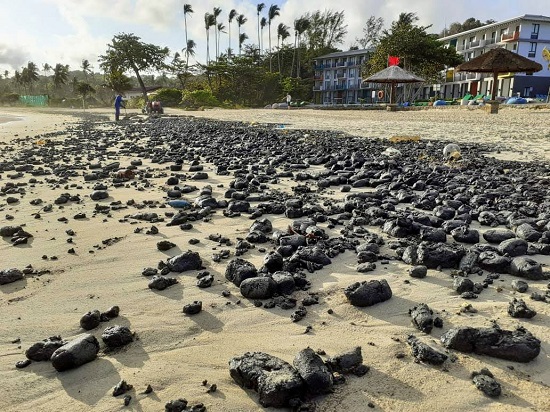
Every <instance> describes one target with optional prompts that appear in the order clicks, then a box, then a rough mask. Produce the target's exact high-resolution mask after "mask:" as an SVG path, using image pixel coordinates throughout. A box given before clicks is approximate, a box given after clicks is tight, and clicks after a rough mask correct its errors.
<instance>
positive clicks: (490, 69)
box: [456, 48, 542, 73]
mask: <svg viewBox="0 0 550 412" xmlns="http://www.w3.org/2000/svg"><path fill="white" fill-rule="evenodd" d="M456 70H457V71H459V72H475V73H495V72H514V73H523V72H527V73H533V72H538V71H541V70H542V65H541V64H539V63H537V62H534V61H533V60H530V59H528V58H527V57H523V56H521V55H519V54H517V53H514V52H512V51H510V50H506V49H504V48H496V49H491V50H489V51H488V52H487V53H484V54H482V55H481V56H478V57H476V58H475V59H472V60H469V61H467V62H465V63H462V64H459V65H458V66H457V67H456Z"/></svg>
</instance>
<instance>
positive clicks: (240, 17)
mask: <svg viewBox="0 0 550 412" xmlns="http://www.w3.org/2000/svg"><path fill="white" fill-rule="evenodd" d="M247 21H248V19H247V18H246V17H244V14H239V15H238V16H237V26H239V56H240V55H241V44H242V41H241V26H242V25H243V24H245V23H246V22H247ZM246 38H248V36H247V37H246ZM245 40H246V39H245ZM243 41H244V40H243Z"/></svg>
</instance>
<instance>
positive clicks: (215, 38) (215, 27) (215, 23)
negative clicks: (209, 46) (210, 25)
mask: <svg viewBox="0 0 550 412" xmlns="http://www.w3.org/2000/svg"><path fill="white" fill-rule="evenodd" d="M221 13H222V9H220V8H219V7H214V10H213V13H212V15H213V16H214V40H215V41H214V45H215V46H216V61H217V60H218V56H219V54H220V53H219V50H218V42H217V39H218V32H217V29H218V16H219V15H220V14H221Z"/></svg>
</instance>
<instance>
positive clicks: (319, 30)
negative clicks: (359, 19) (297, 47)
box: [303, 10, 348, 51]
mask: <svg viewBox="0 0 550 412" xmlns="http://www.w3.org/2000/svg"><path fill="white" fill-rule="evenodd" d="M303 17H304V18H306V19H307V20H308V21H309V26H308V27H307V29H306V32H305V37H306V38H307V42H308V44H309V49H310V50H323V51H324V50H328V49H334V48H335V46H336V45H339V44H342V43H343V42H344V38H345V37H346V34H347V33H348V29H347V27H348V26H347V24H345V17H344V12H343V11H339V12H337V11H332V10H325V11H324V12H320V11H319V10H317V11H315V12H313V13H312V14H311V15H310V14H309V13H308V14H306V15H305V16H303Z"/></svg>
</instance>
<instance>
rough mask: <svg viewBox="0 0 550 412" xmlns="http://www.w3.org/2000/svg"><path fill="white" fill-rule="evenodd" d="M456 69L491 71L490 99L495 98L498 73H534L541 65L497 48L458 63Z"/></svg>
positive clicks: (480, 71) (539, 69)
mask: <svg viewBox="0 0 550 412" xmlns="http://www.w3.org/2000/svg"><path fill="white" fill-rule="evenodd" d="M456 70H457V71H459V72H472V73H493V79H494V80H493V90H492V94H491V100H495V98H496V95H497V91H498V74H499V73H523V72H525V73H534V72H538V71H541V70H542V65H540V64H539V63H537V62H534V61H533V60H529V59H528V58H526V57H523V56H521V55H519V54H517V53H514V52H512V51H510V50H506V49H503V48H497V49H491V50H489V51H488V52H487V53H484V54H482V55H481V56H478V57H476V58H475V59H472V60H470V61H467V62H465V63H462V64H460V65H458V66H457V67H456Z"/></svg>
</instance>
